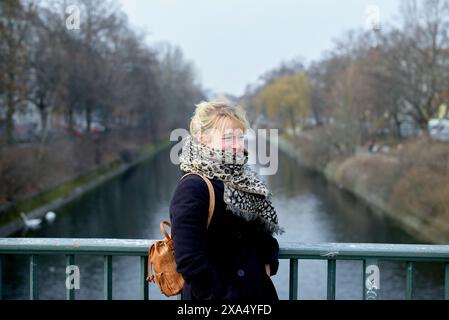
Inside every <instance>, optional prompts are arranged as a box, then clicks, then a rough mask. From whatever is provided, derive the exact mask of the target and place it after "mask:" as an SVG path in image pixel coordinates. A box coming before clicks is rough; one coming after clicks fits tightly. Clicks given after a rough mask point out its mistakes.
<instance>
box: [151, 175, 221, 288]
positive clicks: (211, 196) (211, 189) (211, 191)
mask: <svg viewBox="0 0 449 320" xmlns="http://www.w3.org/2000/svg"><path fill="white" fill-rule="evenodd" d="M190 174H196V175H198V176H200V177H201V178H203V180H204V181H205V182H206V184H207V188H208V189H209V215H208V218H207V227H209V224H210V221H211V219H212V216H213V214H214V209H215V192H214V187H213V186H212V183H211V182H210V180H209V179H208V178H206V177H204V176H202V175H200V174H198V173H193V172H189V173H187V174H185V175H183V176H182V177H181V179H180V181H181V180H182V179H183V178H184V177H185V176H188V175H190ZM164 225H167V226H168V227H169V228H171V224H170V222H168V221H161V223H160V225H159V227H160V228H161V231H162V233H163V234H164V236H165V239H166V240H169V239H171V236H170V235H169V234H168V233H167V231H166V230H165V227H164ZM154 249H155V246H154V244H152V245H151V246H150V247H149V248H148V262H147V272H148V275H147V281H151V282H154V281H155V276H154V275H153V272H152V268H151V265H152V262H151V255H152V253H153V251H154Z"/></svg>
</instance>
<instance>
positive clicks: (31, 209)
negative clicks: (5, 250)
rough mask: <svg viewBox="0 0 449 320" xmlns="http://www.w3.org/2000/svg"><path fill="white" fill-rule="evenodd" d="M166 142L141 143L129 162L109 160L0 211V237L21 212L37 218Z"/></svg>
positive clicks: (11, 229)
mask: <svg viewBox="0 0 449 320" xmlns="http://www.w3.org/2000/svg"><path fill="white" fill-rule="evenodd" d="M169 144H170V141H168V140H164V141H162V142H159V143H155V144H150V145H147V146H144V147H143V148H141V150H140V151H139V153H138V154H137V155H135V156H134V158H133V159H132V160H130V161H124V160H120V159H116V160H113V161H111V162H110V163H107V164H104V165H101V166H98V167H96V168H94V169H92V170H90V171H88V172H85V173H83V174H80V175H79V176H77V177H75V178H73V179H69V180H67V181H65V182H63V183H61V184H59V185H57V186H56V187H53V188H51V189H48V190H45V191H43V192H41V193H39V194H36V195H33V196H31V197H28V198H25V199H22V200H19V201H16V202H15V203H13V204H12V205H10V206H9V207H8V208H7V209H6V210H4V211H3V212H0V236H6V235H8V234H10V233H12V232H15V231H17V230H18V228H19V227H20V226H21V224H22V222H21V220H20V219H21V218H20V213H21V212H25V213H27V215H28V216H30V217H33V218H36V217H41V216H42V215H43V214H45V213H46V212H47V211H48V210H53V209H55V208H57V207H58V206H60V205H62V204H65V203H67V202H69V201H71V200H73V199H74V198H76V197H78V196H80V195H82V194H83V193H84V192H87V191H89V190H90V189H92V188H94V187H96V186H98V185H99V184H101V183H104V182H105V181H107V180H109V179H110V178H112V177H114V176H116V175H118V174H120V173H122V172H124V171H125V170H127V169H128V168H130V167H132V166H134V165H136V164H137V163H140V162H142V161H144V160H146V159H148V158H149V157H151V156H153V155H154V154H156V153H157V152H158V151H159V150H161V149H163V148H164V147H166V146H168V145H169Z"/></svg>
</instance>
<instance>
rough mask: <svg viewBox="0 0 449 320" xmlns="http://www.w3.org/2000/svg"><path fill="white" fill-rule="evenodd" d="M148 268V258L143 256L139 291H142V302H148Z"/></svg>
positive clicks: (141, 258)
mask: <svg viewBox="0 0 449 320" xmlns="http://www.w3.org/2000/svg"><path fill="white" fill-rule="evenodd" d="M147 266H148V256H141V257H140V277H139V290H140V299H141V300H148V281H147V275H148V271H147Z"/></svg>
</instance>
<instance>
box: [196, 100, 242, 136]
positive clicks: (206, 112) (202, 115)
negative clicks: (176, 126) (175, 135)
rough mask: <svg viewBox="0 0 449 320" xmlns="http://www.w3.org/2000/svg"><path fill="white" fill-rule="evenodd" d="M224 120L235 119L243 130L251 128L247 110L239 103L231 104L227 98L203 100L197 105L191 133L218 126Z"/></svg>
mask: <svg viewBox="0 0 449 320" xmlns="http://www.w3.org/2000/svg"><path fill="white" fill-rule="evenodd" d="M224 120H231V121H234V123H236V124H237V125H238V126H240V127H241V129H242V130H243V131H245V130H246V129H248V128H249V122H248V119H247V118H246V112H245V110H244V109H243V108H242V107H241V106H238V105H231V103H230V102H228V101H226V100H221V99H219V100H213V101H202V102H201V103H199V104H197V105H196V109H195V112H194V114H193V116H192V118H191V121H190V134H191V135H192V136H195V135H196V134H197V133H198V132H199V131H201V132H202V131H206V130H209V129H213V128H217V127H218V126H220V124H222V123H223V122H224Z"/></svg>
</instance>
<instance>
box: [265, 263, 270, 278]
mask: <svg viewBox="0 0 449 320" xmlns="http://www.w3.org/2000/svg"><path fill="white" fill-rule="evenodd" d="M265 271H266V272H267V275H268V276H269V277H270V276H271V270H270V264H269V263H267V264H265Z"/></svg>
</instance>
